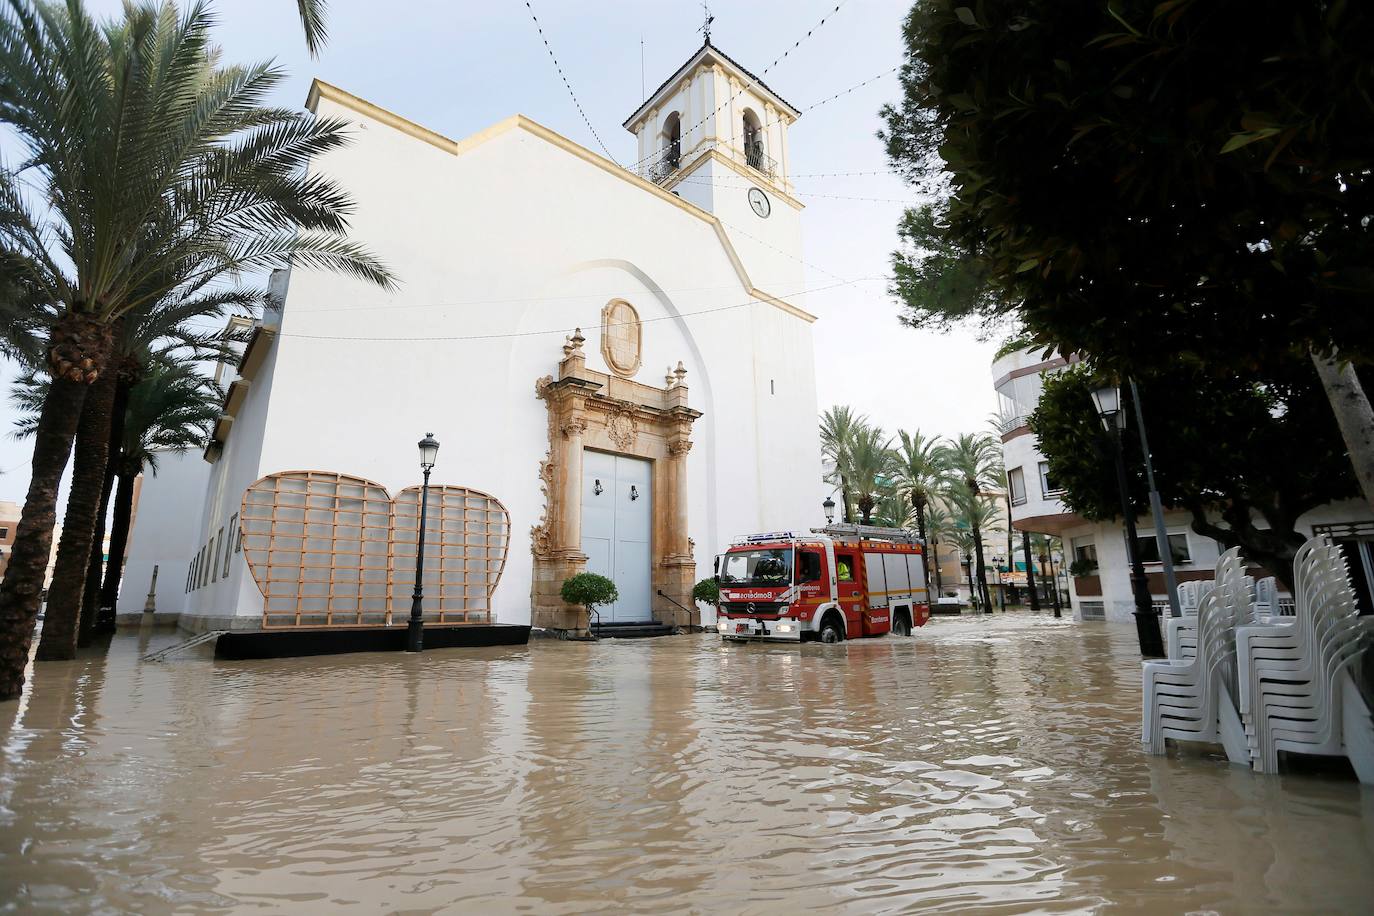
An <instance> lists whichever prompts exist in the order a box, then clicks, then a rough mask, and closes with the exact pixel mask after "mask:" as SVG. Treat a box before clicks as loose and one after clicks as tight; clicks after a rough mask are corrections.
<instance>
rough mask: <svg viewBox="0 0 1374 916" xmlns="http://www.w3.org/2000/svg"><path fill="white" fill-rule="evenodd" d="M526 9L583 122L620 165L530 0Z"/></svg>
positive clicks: (598, 143) (526, 1)
mask: <svg viewBox="0 0 1374 916" xmlns="http://www.w3.org/2000/svg"><path fill="white" fill-rule="evenodd" d="M525 9H527V10H529V11H530V19H532V20H534V27H535V28H536V29H538V30H539V38H540V40H541V41H543V42H544V50H545V51H548V52H549V60H551V61H553V67H554V69H555V70H557V71H558V77H559V79H561V80H563V85H564V86H566V87H567V88H568V95H570V96H572V101H573V104H574V105H576V106H577V113H578V114H580V115H582V123H584V124H586V125H587V130H589V131H591V132H592V136H593V137H595V138H596V143H597V145H598V146H600V147H601V151H602V152H604V153H605V154H606V157H607V158H608V159H610V160H611V161H612V162H614V163H615V164H616V165H620V160H618V159H616V158H615V156H614V155H613V154H612V153H611V151H610V150H609V149H607V148H606V144H605V143H602V142H601V135H600V134H598V133H597V132H596V128H595V127H593V126H592V121H591V118H588V117H587V112H586V111H585V110H584V109H583V108H582V103H581V102H580V101H578V98H577V93H576V92H573V87H572V83H570V82H568V75H567V74H566V73H564V72H563V65H562V64H560V63H559V62H558V56H557V55H555V54H554V53H553V46H552V45H550V44H549V36H547V35H545V34H544V27H543V26H542V25H540V24H539V17H538V16H536V15H535V13H534V7H532V6H530V2H529V0H525ZM622 168H623V166H622Z"/></svg>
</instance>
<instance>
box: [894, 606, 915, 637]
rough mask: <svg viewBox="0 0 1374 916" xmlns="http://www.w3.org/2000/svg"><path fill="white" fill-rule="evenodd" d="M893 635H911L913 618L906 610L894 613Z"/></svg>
mask: <svg viewBox="0 0 1374 916" xmlns="http://www.w3.org/2000/svg"><path fill="white" fill-rule="evenodd" d="M892 635H893V636H910V635H911V618H910V617H908V616H907V614H906V611H898V612H897V613H895V614H893V615H892Z"/></svg>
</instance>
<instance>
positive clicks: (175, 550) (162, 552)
mask: <svg viewBox="0 0 1374 916" xmlns="http://www.w3.org/2000/svg"><path fill="white" fill-rule="evenodd" d="M210 470H211V465H209V464H207V463H206V462H205V461H204V460H203V458H202V457H201V454H200V452H197V451H184V452H165V453H162V454H160V455H159V456H158V461H157V473H156V474H154V473H152V472H151V471H145V472H144V475H143V478H142V485H141V486H140V488H139V495H138V505H137V510H136V511H135V513H134V516H133V523H132V527H131V528H130V531H129V547H128V560H127V561H126V562H125V564H124V574H123V575H122V576H121V577H120V580H119V600H118V601H117V603H116V604H115V613H116V614H117V615H119V616H121V617H123V618H124V619H126V620H127V619H129V617H130V616H134V617H141V616H142V614H143V610H144V607H145V605H146V604H147V601H148V590H149V588H150V587H152V584H153V567H155V566H156V567H157V590H156V593H155V596H154V597H155V604H154V615H155V616H154V621H155V622H159V623H160V622H163V621H166V620H168V619H170V618H174V617H175V615H177V614H180V613H181V611H182V608H183V607H184V605H185V600H186V594H187V591H188V585H187V571H188V567H189V565H190V562H191V558H192V557H194V556H195V554H196V551H197V550H198V549H199V547H200V533H201V532H200V508H201V505H202V503H204V501H205V486H206V484H207V482H208V481H209V480H210Z"/></svg>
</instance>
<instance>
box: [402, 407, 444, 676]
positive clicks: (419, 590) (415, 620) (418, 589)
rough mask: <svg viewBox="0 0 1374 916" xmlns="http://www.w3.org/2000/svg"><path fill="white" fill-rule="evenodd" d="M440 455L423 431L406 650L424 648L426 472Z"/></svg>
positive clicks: (427, 503) (412, 650) (433, 442)
mask: <svg viewBox="0 0 1374 916" xmlns="http://www.w3.org/2000/svg"><path fill="white" fill-rule="evenodd" d="M438 455H439V442H438V440H436V439H435V438H434V433H425V437H424V438H423V439H421V440H420V470H422V471H423V472H424V474H425V482H424V483H423V484H422V485H421V486H420V530H419V533H418V536H417V537H416V539H415V593H414V594H412V595H411V596H410V625H409V626H408V627H407V628H406V651H407V652H419V651H420V650H421V649H423V648H424V647H425V616H424V608H423V604H424V597H425V584H424V576H425V510H426V509H428V508H429V472H430V471H431V470H433V468H434V459H435V458H437V457H438Z"/></svg>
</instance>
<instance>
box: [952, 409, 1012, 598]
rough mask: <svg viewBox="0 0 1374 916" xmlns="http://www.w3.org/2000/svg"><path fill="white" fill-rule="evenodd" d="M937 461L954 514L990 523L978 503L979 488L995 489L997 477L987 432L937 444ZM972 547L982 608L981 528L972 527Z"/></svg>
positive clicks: (996, 451)
mask: <svg viewBox="0 0 1374 916" xmlns="http://www.w3.org/2000/svg"><path fill="white" fill-rule="evenodd" d="M937 454H938V455H939V456H940V460H941V461H942V462H944V464H945V465H946V466H947V467H948V468H949V475H950V477H951V479H952V483H951V485H950V486H949V488H948V491H947V492H948V493H949V496H950V499H951V500H952V501H953V503H954V504H955V507H956V511H957V512H958V514H959V515H960V516H961V517H962V518H964V519H966V520H968V521H970V523H972V521H973V520H974V519H983V518H986V519H987V521H988V522H991V521H992V520H993V518H994V517H995V516H994V515H993V514H991V513H989V514H985V513H984V509H986V507H985V506H983V505H982V497H983V491H984V490H986V489H990V488H995V487H997V486H998V483H999V481H1000V479H1001V474H1002V470H1001V469H1002V454H1001V449H1000V448H999V447H998V446H997V443H996V441H994V440H993V438H992V437H991V436H989V435H988V434H987V433H960V434H959V435H958V436H957V437H956V438H955V439H954V440H953V441H951V442H949V443H948V444H945V445H941V446H940V447H939V449H938V450H937ZM972 533H973V550H974V555H975V557H976V558H977V561H978V570H977V572H978V582H979V590H980V591H981V592H982V595H983V599H984V607H988V608H990V607H991V604H992V602H991V600H990V596H989V594H988V586H987V563H986V562H985V560H984V556H983V537H982V527H981V526H975V527H974V528H973V531H972Z"/></svg>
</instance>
